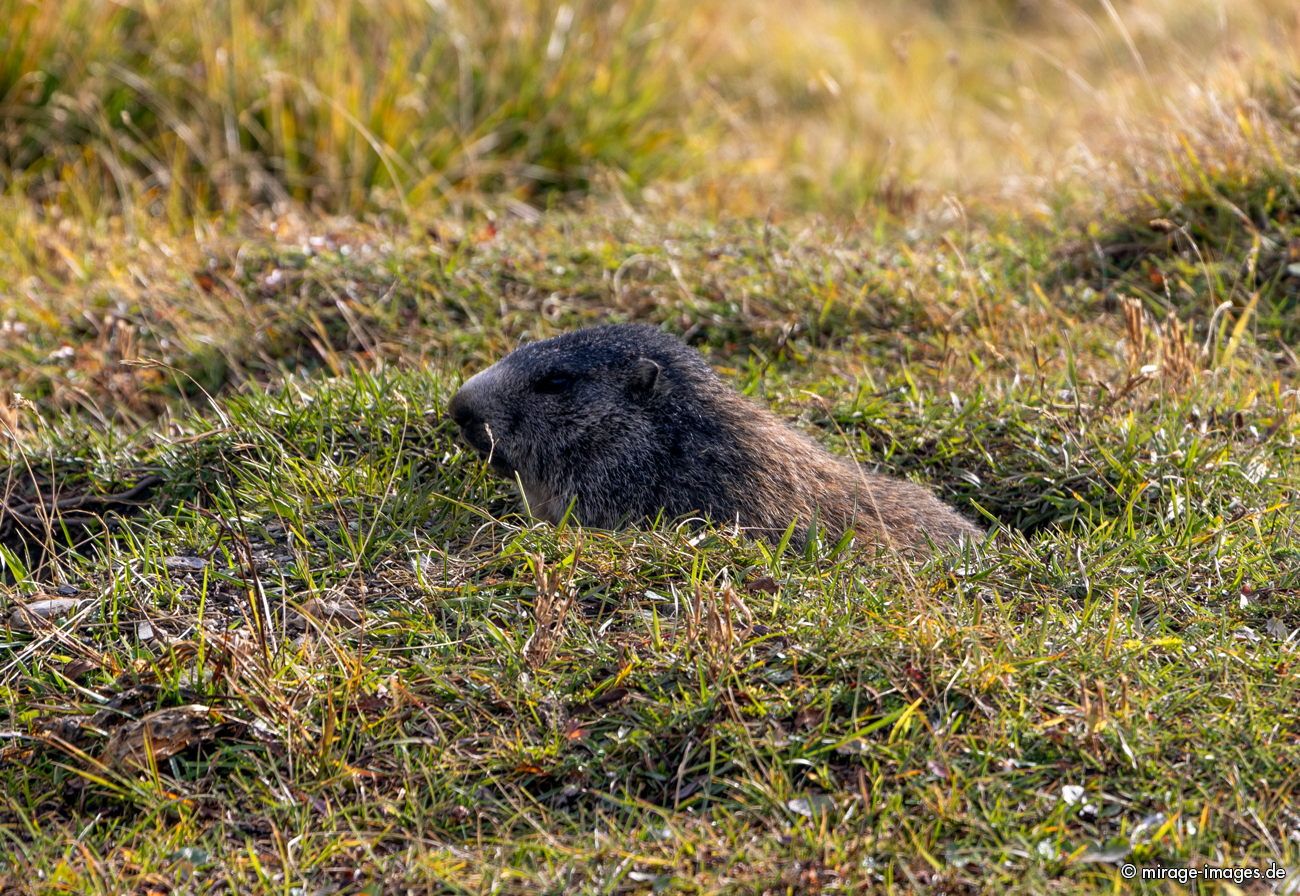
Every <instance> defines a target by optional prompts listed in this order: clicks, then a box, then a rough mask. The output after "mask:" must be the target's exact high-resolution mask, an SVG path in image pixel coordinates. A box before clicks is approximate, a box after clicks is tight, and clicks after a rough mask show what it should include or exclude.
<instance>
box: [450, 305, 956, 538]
mask: <svg viewBox="0 0 1300 896" xmlns="http://www.w3.org/2000/svg"><path fill="white" fill-rule="evenodd" d="M449 412H450V414H451V416H452V418H453V419H454V420H455V421H456V423H457V424H458V425H459V426H460V428H461V432H462V435H463V437H464V439H465V441H466V442H467V443H468V444H469V445H471V446H472V447H473V448H474V449H476V450H477V451H478V452H479V453H480V454H482V455H483V456H484V457H485V458H487V460H488V462H489V463H490V464H491V466H492V467H493V469H495V470H496V471H497V472H499V473H502V474H503V475H506V476H509V477H511V478H514V477H515V476H518V479H519V482H520V484H521V485H522V487H523V496H524V500H525V501H526V502H527V505H528V509H529V510H530V511H531V512H532V513H533V514H534V515H535V516H538V517H540V518H542V519H545V520H548V521H550V522H558V521H559V519H560V518H561V517H562V516H563V515H564V513H565V511H566V510H567V509H568V507H569V505H570V503H572V504H573V505H574V511H573V513H574V519H575V520H576V522H578V523H579V524H581V525H584V526H596V527H600V528H607V529H613V528H618V527H620V526H623V525H627V524H635V523H641V522H644V521H647V520H651V519H654V518H655V517H658V516H660V515H662V516H664V517H665V518H668V519H673V518H680V517H685V516H689V515H703V516H706V517H708V518H709V519H712V520H714V521H715V522H718V523H737V524H739V526H740V527H741V528H743V529H745V530H747V531H749V532H751V533H753V534H755V535H758V536H760V537H763V538H766V539H768V540H771V541H775V540H777V539H779V538H781V536H782V535H783V534H784V533H785V531H786V529H787V528H788V527H789V525H790V523H791V522H792V521H797V531H798V535H799V539H798V540H799V541H803V540H804V538H805V537H806V535H807V533H808V530H809V529H810V528H811V527H812V526H813V525H816V526H817V527H818V528H819V529H820V530H821V531H822V532H825V533H828V534H830V535H832V536H833V537H838V536H839V535H841V534H843V533H844V532H845V531H846V530H848V529H853V530H854V531H855V533H856V535H857V537H858V538H859V540H861V541H864V542H868V543H872V544H876V545H882V546H888V547H892V548H896V549H899V550H903V551H908V552H915V551H918V550H921V549H924V548H925V547H926V546H927V545H928V543H930V542H934V543H936V544H939V545H944V544H952V543H956V542H959V541H961V540H963V539H978V538H980V537H981V536H982V533H981V532H980V530H979V529H977V528H976V527H975V526H974V525H972V524H971V523H970V522H968V521H967V520H966V519H965V518H963V517H962V516H961V515H960V514H958V513H957V512H956V511H955V510H953V509H952V508H951V507H949V506H948V505H947V504H945V503H943V502H942V501H940V500H939V499H938V498H936V497H935V496H934V495H932V494H931V493H930V492H929V491H927V490H926V489H924V488H922V487H920V486H918V485H914V484H912V483H910V482H906V481H904V480H901V479H894V478H891V477H887V476H880V475H877V474H873V473H868V472H866V471H864V470H862V469H860V468H859V467H858V466H857V465H856V464H855V463H853V462H852V461H849V460H846V459H843V458H840V457H837V456H835V455H833V454H831V453H830V452H829V451H827V450H826V449H825V448H823V447H822V446H821V445H820V444H818V443H817V442H815V441H814V440H813V439H811V438H810V437H808V436H806V435H804V434H803V433H801V432H798V431H797V430H795V429H792V428H791V427H789V426H787V425H786V424H785V423H783V422H782V421H781V420H780V419H779V418H777V417H776V415H774V414H773V413H772V412H771V411H769V410H767V409H766V408H764V407H761V406H759V405H757V404H755V403H754V402H752V401H750V400H749V399H747V398H745V397H744V396H742V395H740V394H739V393H738V392H736V391H735V390H734V389H732V388H731V387H730V386H728V385H727V384H726V383H725V382H723V381H722V379H721V378H719V377H718V375H717V374H716V373H714V371H713V369H712V368H711V367H710V366H709V365H708V363H707V362H706V361H705V360H704V358H703V357H702V356H701V355H700V354H699V353H698V352H697V351H695V350H694V349H692V348H690V347H689V346H687V345H685V344H684V343H682V342H681V341H680V340H678V339H676V338H674V337H673V336H670V335H669V334H667V333H665V332H663V331H661V330H659V329H657V328H655V327H651V326H647V325H644V324H618V325H607V326H599V327H591V328H589V329H585V330H578V331H576V332H573V333H567V334H565V335H563V336H557V337H555V338H553V339H547V340H545V341H542V342H535V343H531V344H527V345H523V346H521V347H519V348H518V349H516V350H515V351H513V352H511V353H510V354H508V355H506V357H505V358H503V359H501V360H500V361H498V362H497V363H496V364H493V365H492V366H491V367H489V368H487V369H486V370H484V371H482V372H480V373H478V374H476V375H474V376H473V377H471V378H470V379H469V380H468V381H466V383H465V384H464V386H462V387H461V389H460V391H459V392H457V393H456V395H455V396H454V397H453V398H452V400H451V405H450V407H449Z"/></svg>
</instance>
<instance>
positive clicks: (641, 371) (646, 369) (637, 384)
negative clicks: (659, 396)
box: [627, 358, 660, 401]
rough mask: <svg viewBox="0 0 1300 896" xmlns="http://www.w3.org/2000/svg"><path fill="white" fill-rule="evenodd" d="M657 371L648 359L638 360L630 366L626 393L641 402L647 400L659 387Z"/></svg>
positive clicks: (652, 362) (655, 364) (654, 363)
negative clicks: (630, 370) (630, 374)
mask: <svg viewBox="0 0 1300 896" xmlns="http://www.w3.org/2000/svg"><path fill="white" fill-rule="evenodd" d="M659 369H660V368H659V365H658V364H657V363H656V362H654V361H652V360H651V359H650V358H638V359H637V362H636V364H634V365H633V366H632V376H631V377H629V378H628V383H627V390H628V393H629V394H630V395H631V396H632V397H633V398H638V399H640V400H641V401H645V400H646V399H648V398H649V397H650V396H651V395H652V394H654V391H655V387H656V386H658V385H659Z"/></svg>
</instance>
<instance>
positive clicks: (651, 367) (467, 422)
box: [448, 324, 714, 485]
mask: <svg viewBox="0 0 1300 896" xmlns="http://www.w3.org/2000/svg"><path fill="white" fill-rule="evenodd" d="M712 377H714V374H713V371H712V369H711V368H710V367H709V365H708V364H707V363H706V362H705V361H704V359H703V358H702V357H701V356H700V355H699V353H697V352H696V351H694V350H693V349H691V348H688V347H687V346H686V345H684V344H683V343H682V342H680V341H679V340H677V339H676V338H674V337H673V336H670V335H669V334H667V333H665V332H663V331H661V330H659V329H656V328H655V327H651V326H647V325H644V324H621V325H607V326H599V327H591V328H588V329H585V330H578V331H576V332H573V333H566V334H565V335H563V336H557V337H555V338H553V339H547V340H544V341H542V342H534V343H528V344H525V345H522V346H520V347H519V348H517V349H515V350H514V351H513V352H511V353H510V354H508V355H506V356H505V357H504V358H502V359H501V360H500V361H498V362H497V363H496V364H493V365H492V366H491V367H489V368H487V369H486V370H483V371H481V372H479V373H477V374H475V375H474V376H473V377H471V378H470V379H469V380H467V381H466V382H465V384H464V385H463V386H462V387H461V388H460V391H459V392H457V393H456V395H455V396H454V397H453V398H452V400H451V404H450V406H449V407H448V412H449V414H450V415H451V417H452V419H453V420H455V421H456V423H457V425H458V426H460V429H461V433H462V435H463V437H464V439H465V441H466V442H468V443H469V445H470V446H471V447H473V448H474V449H475V450H476V451H478V452H479V453H480V454H482V455H483V456H484V457H486V458H487V459H488V460H489V461H490V463H491V465H492V467H493V468H494V469H496V470H497V471H498V472H500V473H503V474H505V475H507V476H513V475H514V474H516V473H518V474H519V476H520V478H521V479H522V480H523V482H524V483H525V485H527V484H529V483H539V484H540V483H560V482H566V481H572V480H573V479H574V478H575V477H576V476H577V475H578V473H579V472H580V468H581V467H583V466H586V465H587V464H590V463H592V462H593V461H596V460H598V459H601V458H606V457H610V456H611V455H618V456H620V459H621V460H623V461H624V462H627V461H628V460H629V459H631V458H629V457H628V455H629V453H631V454H633V455H636V454H642V453H644V452H645V451H649V450H652V448H653V444H654V441H655V435H654V433H655V430H656V424H655V421H656V420H658V419H660V418H662V416H663V415H664V413H665V412H666V410H667V409H668V407H669V406H670V405H671V404H673V403H674V402H675V401H676V400H677V399H679V398H680V397H682V393H683V391H684V390H690V389H691V388H692V386H693V385H695V384H698V383H701V382H703V381H705V380H707V379H708V378H712Z"/></svg>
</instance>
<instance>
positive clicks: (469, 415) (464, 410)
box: [447, 389, 479, 429]
mask: <svg viewBox="0 0 1300 896" xmlns="http://www.w3.org/2000/svg"><path fill="white" fill-rule="evenodd" d="M447 413H448V414H450V415H451V419H453V420H455V421H456V425H457V426H459V427H460V428H461V429H468V428H469V427H471V426H473V425H474V424H475V423H477V422H478V419H479V415H478V413H477V412H476V411H475V410H474V408H473V407H471V406H470V403H469V401H468V400H467V399H466V398H465V390H464V389H461V390H460V391H459V392H457V393H456V394H455V395H453V396H452V398H451V404H449V405H447Z"/></svg>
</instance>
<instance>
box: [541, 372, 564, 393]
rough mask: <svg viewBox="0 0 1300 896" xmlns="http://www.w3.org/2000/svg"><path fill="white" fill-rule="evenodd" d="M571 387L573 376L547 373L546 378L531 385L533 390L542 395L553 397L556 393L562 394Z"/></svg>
mask: <svg viewBox="0 0 1300 896" xmlns="http://www.w3.org/2000/svg"><path fill="white" fill-rule="evenodd" d="M572 385H573V374H570V373H548V374H547V375H546V376H544V377H542V378H541V379H539V380H538V381H537V382H535V383H533V390H534V391H536V392H541V393H542V394H543V395H555V394H556V393H557V392H563V391H564V390H565V389H567V388H569V387H570V386H572Z"/></svg>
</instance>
